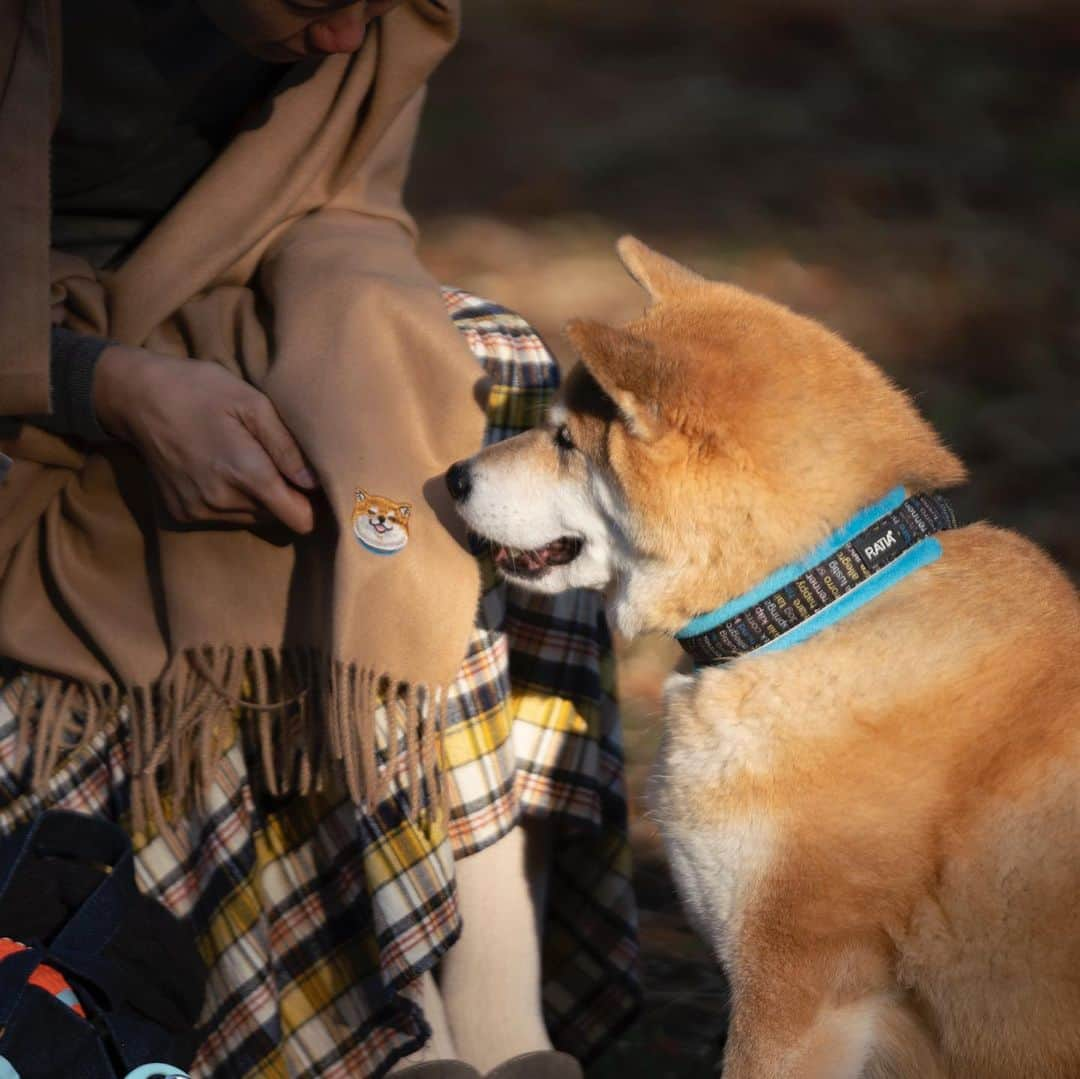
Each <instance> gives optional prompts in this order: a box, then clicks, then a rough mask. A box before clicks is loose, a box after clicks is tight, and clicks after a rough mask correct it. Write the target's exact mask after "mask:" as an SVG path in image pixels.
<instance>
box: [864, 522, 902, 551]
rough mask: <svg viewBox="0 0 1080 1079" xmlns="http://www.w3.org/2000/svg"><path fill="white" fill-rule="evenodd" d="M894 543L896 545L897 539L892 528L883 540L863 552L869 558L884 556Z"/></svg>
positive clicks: (876, 541)
mask: <svg viewBox="0 0 1080 1079" xmlns="http://www.w3.org/2000/svg"><path fill="white" fill-rule="evenodd" d="M894 543H896V537H895V536H894V535H893V530H892V529H891V528H890V529H889V531H888V532H886V533H885V535H884V536H882V537H881V539H879V540H875V541H874V542H873V543H871V544H870V546H869V547H864V548H863V551H864V552H865V554H866V557H867V558H877V556H878V555H879V554H884V553H885V552H886V551H887V550H888V549H889V548H890V547H892V546H893V544H894Z"/></svg>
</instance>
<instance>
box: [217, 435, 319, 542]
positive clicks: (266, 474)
mask: <svg viewBox="0 0 1080 1079" xmlns="http://www.w3.org/2000/svg"><path fill="white" fill-rule="evenodd" d="M255 451H257V452H255ZM235 482H236V484H237V486H238V487H239V488H240V489H241V490H242V491H246V492H247V494H248V495H250V496H251V497H252V498H254V499H257V500H258V501H259V502H260V503H262V505H263V506H265V507H266V508H267V509H268V510H269V511H270V512H271V513H272V514H273V515H274V516H275V517H276V518H277V519H278V520H279V521H281V523H282V524H284V525H286V526H288V527H289V528H291V529H292V530H293V531H294V532H302V533H303V532H310V531H311V530H312V529H313V528H314V527H315V513H314V511H313V510H312V508H311V503H310V502H309V501H308V499H307V497H306V496H305V495H304V494H303V493H302V492H301V491H298V490H296V488H295V487H290V486H289V485H288V484H287V483H286V482H285V480H284V479H282V477H281V473H280V472H279V471H278V468H277V466H276V465H275V463H274V462H273V461H272V460H271V459H270V456H269V454H267V453H266V451H265V450H263V448H262V446H260V445H258V444H257V443H253V446H252V449H251V451H249V452H245V453H244V455H243V457H242V460H241V462H240V463H239V467H238V468H237V471H236V473H235Z"/></svg>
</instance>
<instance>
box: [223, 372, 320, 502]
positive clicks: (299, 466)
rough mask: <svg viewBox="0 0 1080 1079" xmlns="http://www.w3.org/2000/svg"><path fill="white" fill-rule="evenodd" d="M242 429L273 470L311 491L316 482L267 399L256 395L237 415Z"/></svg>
mask: <svg viewBox="0 0 1080 1079" xmlns="http://www.w3.org/2000/svg"><path fill="white" fill-rule="evenodd" d="M240 418H241V420H242V422H243V423H244V426H245V427H247V429H248V430H249V431H250V432H251V433H252V434H253V435H254V436H255V437H256V438H257V439H258V440H259V442H260V443H261V444H262V446H263V448H264V449H265V450H266V452H267V453H268V454H270V459H271V460H272V461H273V462H274V465H275V466H276V467H277V470H278V471H279V472H280V473H281V474H282V475H283V476H285V477H286V478H287V479H288V480H291V481H292V482H293V483H295V484H296V486H297V487H303V488H305V489H307V490H309V491H310V490H313V489H314V488H316V487H318V485H319V481H318V479H317V478H316V476H315V473H314V472H312V470H311V468H310V467H309V466H308V463H307V461H305V460H304V455H303V453H301V452H300V447H299V446H298V445H297V444H296V439H294V438H293V436H292V435H291V434H290V433H289V429H288V428H287V427H286V426H285V424H284V423H283V422H282V419H281V417H280V416H279V415H278V413H277V409H276V408H274V406H273V404H272V403H271V402H270V398H269V397H266V396H264V395H263V394H261V393H258V394H257V395H256V396H254V397H253V398H252V400H251V402H250V403H249V404H247V405H246V406H245V408H244V411H243V412H242V413H241V417H240Z"/></svg>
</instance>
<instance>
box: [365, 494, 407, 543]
mask: <svg viewBox="0 0 1080 1079" xmlns="http://www.w3.org/2000/svg"><path fill="white" fill-rule="evenodd" d="M411 512H412V506H410V505H409V503H408V502H395V501H394V500H393V499H392V498H383V497H382V495H369V494H368V493H367V492H366V491H363V490H361V489H360V488H359V487H358V488H357V489H356V504H355V505H354V506H353V517H352V527H353V535H355V536H356V538H357V539H358V540H359V541H360V543H361V544H362V545H363V546H364V547H366V548H367V549H368V550H369V551H372V552H374V553H375V554H397V552H398V551H400V550H401V549H402V547H404V546H405V544H406V543H408V542H409V514H410V513H411Z"/></svg>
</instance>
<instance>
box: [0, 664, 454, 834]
mask: <svg viewBox="0 0 1080 1079" xmlns="http://www.w3.org/2000/svg"><path fill="white" fill-rule="evenodd" d="M0 692H3V694H4V695H5V696H6V698H7V700H8V703H9V704H10V705H11V708H12V711H13V713H14V715H15V719H16V728H17V740H16V753H17V755H18V759H17V760H16V762H15V766H16V769H17V770H20V771H21V770H22V769H24V768H25V767H27V765H28V763H29V766H30V768H31V773H30V777H29V778H30V782H31V785H32V788H33V790H34V792H35V793H39V794H40V793H42V792H43V791H44V790H45V789H46V788H47V787H48V785H49V781H50V779H51V778H52V776H53V775H54V774H55V772H56V770H57V768H58V767H59V765H60V764H61V763H62V762H63V761H64V760H66V759H67V758H68V757H69V756H70V755H71V754H72V753H74V752H77V751H78V750H80V749H82V748H83V747H85V746H86V745H87V744H88V743H89V742H90V740H91V739H93V738H94V737H95V736H96V735H98V734H99V733H102V732H104V731H106V730H110V729H113V728H115V727H116V726H117V725H118V724H119V723H120V722H121V721H122V720H126V721H127V723H128V727H129V739H130V744H129V745H128V746H127V749H128V752H129V754H130V768H131V779H132V818H133V820H132V823H133V826H134V828H135V830H136V831H142V830H144V828H145V826H146V824H147V823H148V822H149V823H151V824H153V825H154V826H155V827H156V828H157V829H158V830H159V831H162V832H169V831H170V830H171V825H170V821H171V820H172V821H175V820H176V818H177V817H178V816H180V815H182V813H183V811H184V809H185V808H186V807H187V806H188V805H189V803H190V799H191V798H192V797H194V798H196V799H198V800H200V801H202V800H204V799H205V798H206V795H207V794H208V792H209V790H210V788H211V786H212V785H213V783H214V780H215V777H216V775H217V769H218V766H219V763H220V759H221V757H222V755H223V753H224V751H225V749H226V748H227V747H228V746H229V745H230V743H231V742H232V740H233V738H234V737H235V735H234V730H235V728H236V726H237V725H238V723H239V725H240V726H241V729H244V728H245V727H246V732H247V734H248V735H249V737H250V739H251V742H250V744H252V745H253V746H255V747H256V752H257V754H258V757H259V758H260V765H261V773H262V777H263V782H264V783H265V786H266V790H267V791H268V792H269V793H270V794H271V795H273V796H277V797H284V796H289V795H304V794H309V793H312V792H314V791H320V790H323V789H324V788H325V786H326V784H327V781H328V780H329V779H330V778H331V775H332V774H335V773H336V774H337V775H340V776H341V777H342V778H343V779H344V783H345V786H346V787H347V789H348V792H349V795H350V797H351V798H352V800H353V802H354V803H355V804H356V805H357V806H359V807H361V808H362V809H363V810H364V811H365V812H371V811H372V810H374V809H375V807H376V806H378V805H379V804H380V803H381V802H383V801H384V800H386V799H387V798H388V797H390V796H391V793H392V792H393V793H394V794H395V796H402V797H404V798H405V799H406V801H407V805H408V810H409V813H410V814H411V815H413V816H417V815H420V814H429V813H433V814H434V815H436V816H441V815H442V813H443V811H444V810H445V807H446V789H445V779H444V768H443V761H442V749H441V746H442V740H441V732H442V730H443V729H444V727H445V725H446V711H447V706H448V700H449V693H448V687H445V686H437V687H432V686H417V685H412V684H410V683H408V682H402V681H399V680H397V679H395V678H394V677H393V676H392V675H390V674H389V673H387V672H378V671H374V670H371V669H366V668H363V667H360V666H358V665H357V664H355V663H346V662H343V661H341V660H331V659H329V658H328V657H326V656H325V655H321V654H319V653H317V652H315V651H313V650H300V649H285V650H278V649H271V648H252V647H244V648H234V647H216V648H212V647H203V648H197V649H187V650H186V651H184V652H181V653H179V654H177V656H176V657H175V658H174V659H173V661H172V662H171V663H170V665H169V667H168V669H167V670H166V671H165V673H164V674H163V675H162V676H161V678H160V679H159V680H158V681H157V682H156V683H155V684H154V685H153V686H122V687H118V686H116V685H113V684H102V685H93V684H88V683H85V682H78V681H73V680H72V679H68V678H63V677H60V676H57V675H53V674H49V673H46V672H42V671H27V672H23V673H22V674H20V675H17V676H16V677H15V679H14V680H13V681H12V682H11V683H10V684H9V685H8V686H7V687H5V688H3V689H2V691H0Z"/></svg>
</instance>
